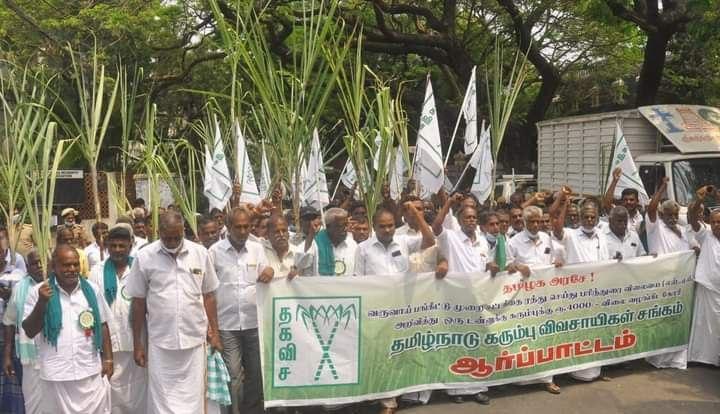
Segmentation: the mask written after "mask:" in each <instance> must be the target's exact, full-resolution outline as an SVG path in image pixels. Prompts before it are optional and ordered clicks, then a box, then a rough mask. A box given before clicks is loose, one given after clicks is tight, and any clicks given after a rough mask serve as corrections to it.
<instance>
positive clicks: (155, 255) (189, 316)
mask: <svg viewBox="0 0 720 414" xmlns="http://www.w3.org/2000/svg"><path fill="white" fill-rule="evenodd" d="M161 246H162V243H161V241H160V240H157V241H155V242H152V243H150V244H149V245H147V246H145V247H144V248H143V249H141V250H140V251H138V255H137V257H135V261H134V262H133V265H132V268H131V269H130V274H129V275H128V276H127V279H128V280H127V284H126V285H125V290H126V292H127V294H128V296H130V297H133V298H145V299H146V300H147V330H148V338H149V340H150V342H151V343H152V344H153V345H155V346H157V347H160V348H163V349H189V348H194V347H196V346H199V345H202V344H203V343H204V342H205V337H206V336H207V329H208V320H207V315H206V314H205V307H204V306H203V294H206V293H210V292H214V291H215V290H216V289H217V288H218V285H219V282H218V279H217V276H216V275H215V269H214V268H213V265H212V262H211V261H210V255H209V254H208V252H207V250H206V249H205V248H204V247H203V246H201V245H199V244H197V243H193V242H191V241H189V240H184V241H183V245H182V248H181V249H180V252H178V254H177V256H176V257H173V256H172V255H170V253H168V252H166V251H165V250H164V249H162V247H161Z"/></svg>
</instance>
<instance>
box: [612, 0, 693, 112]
mask: <svg viewBox="0 0 720 414" xmlns="http://www.w3.org/2000/svg"><path fill="white" fill-rule="evenodd" d="M605 3H606V4H607V5H608V7H610V10H612V12H613V14H615V15H616V16H617V17H619V18H621V19H623V20H627V21H629V22H632V23H634V24H636V25H637V26H638V27H639V28H640V29H641V30H642V31H643V32H645V34H646V35H647V41H646V43H645V55H644V59H643V63H642V67H641V69H640V78H639V81H638V85H637V92H636V95H635V105H636V106H643V105H650V104H653V103H655V101H656V98H657V95H658V90H659V89H660V84H661V81H662V77H663V69H664V67H665V57H666V52H667V48H668V43H669V42H670V39H672V37H673V36H674V35H675V34H677V33H679V32H682V31H683V30H685V27H686V25H687V23H688V22H690V21H691V20H692V13H691V11H690V7H689V6H690V4H689V3H691V1H690V0H633V5H632V8H630V7H628V6H629V2H628V1H623V0H605Z"/></svg>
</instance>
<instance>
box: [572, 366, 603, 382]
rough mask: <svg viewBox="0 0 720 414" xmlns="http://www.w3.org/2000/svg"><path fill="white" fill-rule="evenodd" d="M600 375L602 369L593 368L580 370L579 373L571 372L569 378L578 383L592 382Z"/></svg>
mask: <svg viewBox="0 0 720 414" xmlns="http://www.w3.org/2000/svg"><path fill="white" fill-rule="evenodd" d="M601 373H602V367H595V368H588V369H581V370H579V371H573V372H571V373H570V376H571V377H573V378H575V379H576V380H578V381H586V382H590V381H594V380H596V379H597V378H598V377H599V376H600V374H601Z"/></svg>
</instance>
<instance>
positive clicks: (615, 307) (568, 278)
mask: <svg viewBox="0 0 720 414" xmlns="http://www.w3.org/2000/svg"><path fill="white" fill-rule="evenodd" d="M694 266H695V256H694V254H693V253H692V252H691V251H689V252H679V253H674V254H671V255H665V256H659V257H657V258H653V257H652V256H646V257H640V258H635V259H630V260H626V261H623V262H620V263H617V262H604V263H594V264H585V265H573V266H566V267H563V268H557V269H556V268H553V267H547V268H542V269H535V270H534V271H533V273H532V275H531V276H530V277H529V278H523V277H522V276H521V275H519V274H513V275H509V274H506V273H500V274H498V275H497V276H495V277H491V276H490V275H488V274H482V273H478V274H452V273H451V274H448V276H447V277H446V278H445V279H436V278H435V276H434V275H433V274H432V273H427V274H418V275H416V274H407V275H403V276H359V277H305V278H296V279H295V280H293V281H287V280H285V279H279V280H275V281H273V282H272V283H270V284H267V285H259V286H258V310H259V320H260V321H261V323H260V340H261V344H262V364H263V374H264V375H263V379H264V395H265V403H266V406H267V407H274V406H298V405H317V404H339V403H350V402H355V401H361V400H368V399H377V398H384V397H391V396H396V395H399V394H402V393H405V392H412V391H419V390H425V389H443V388H462V387H470V386H473V385H477V384H478V383H482V384H484V385H488V386H492V385H500V384H505V383H511V382H517V381H521V380H531V379H535V378H540V377H544V376H548V375H555V374H561V373H566V372H571V371H576V370H578V369H584V368H591V367H595V366H601V365H607V364H612V363H617V362H621V361H626V360H631V359H637V358H641V357H645V356H649V355H655V354H659V353H663V352H670V351H676V350H681V349H685V348H686V346H687V343H688V337H689V327H690V320H691V317H692V315H691V314H692V298H693V283H694V281H693V269H694Z"/></svg>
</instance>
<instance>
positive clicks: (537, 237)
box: [525, 229, 540, 241]
mask: <svg viewBox="0 0 720 414" xmlns="http://www.w3.org/2000/svg"><path fill="white" fill-rule="evenodd" d="M525 233H527V237H528V239H530V240H533V241H534V240H537V239H539V238H540V235H539V234H537V233H531V232H530V230H528V229H525Z"/></svg>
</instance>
